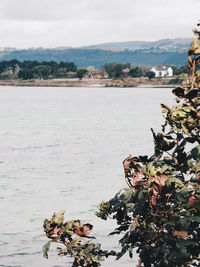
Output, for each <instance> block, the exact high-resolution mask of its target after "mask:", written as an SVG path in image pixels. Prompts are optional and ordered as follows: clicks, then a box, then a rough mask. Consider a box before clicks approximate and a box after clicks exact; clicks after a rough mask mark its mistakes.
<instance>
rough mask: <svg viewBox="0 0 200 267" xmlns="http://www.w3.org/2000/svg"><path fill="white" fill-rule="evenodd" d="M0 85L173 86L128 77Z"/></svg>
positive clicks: (13, 81) (17, 82)
mask: <svg viewBox="0 0 200 267" xmlns="http://www.w3.org/2000/svg"><path fill="white" fill-rule="evenodd" d="M0 86H48V87H174V85H167V84H166V80H156V79H152V80H149V79H145V78H128V79H116V80H113V79H82V80H79V79H51V80H0Z"/></svg>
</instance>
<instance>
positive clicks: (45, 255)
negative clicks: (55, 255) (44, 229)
mask: <svg viewBox="0 0 200 267" xmlns="http://www.w3.org/2000/svg"><path fill="white" fill-rule="evenodd" d="M51 242H52V241H51V240H50V241H48V242H47V243H46V244H45V245H44V246H43V247H42V252H43V257H45V258H46V259H48V252H49V249H50V245H51Z"/></svg>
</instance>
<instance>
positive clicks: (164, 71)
mask: <svg viewBox="0 0 200 267" xmlns="http://www.w3.org/2000/svg"><path fill="white" fill-rule="evenodd" d="M151 71H153V72H154V73H155V77H172V76H173V70H172V68H171V67H167V66H164V65H156V66H154V67H153V68H152V69H151Z"/></svg>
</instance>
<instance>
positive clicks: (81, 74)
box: [77, 69, 87, 80]
mask: <svg viewBox="0 0 200 267" xmlns="http://www.w3.org/2000/svg"><path fill="white" fill-rule="evenodd" d="M86 73H87V70H86V69H78V70H77V77H78V78H79V79H80V80H81V79H82V78H83V77H84V75H85V74H86Z"/></svg>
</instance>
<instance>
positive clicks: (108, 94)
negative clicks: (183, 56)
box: [0, 87, 173, 267]
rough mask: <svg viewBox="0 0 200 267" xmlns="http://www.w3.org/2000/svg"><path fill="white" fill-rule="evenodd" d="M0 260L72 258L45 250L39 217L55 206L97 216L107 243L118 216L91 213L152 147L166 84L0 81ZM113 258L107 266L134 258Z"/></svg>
mask: <svg viewBox="0 0 200 267" xmlns="http://www.w3.org/2000/svg"><path fill="white" fill-rule="evenodd" d="M0 95H1V98H0V117H1V124H0V125H1V126H0V135H1V139H0V140H1V146H0V147H1V154H0V179H1V183H0V199H1V220H0V229H1V234H0V241H1V242H0V255H1V256H0V264H1V265H0V266H7V267H8V266H15V267H17V266H29V267H30V266H34V267H40V266H41V267H43V266H44V267H45V266H60V267H61V266H70V262H71V259H69V258H68V259H64V258H60V257H58V256H57V254H56V245H55V246H52V250H51V252H50V259H49V260H46V259H44V258H42V255H41V247H42V245H43V244H44V243H45V241H46V239H45V237H43V236H41V235H42V234H43V229H42V223H43V220H44V218H46V217H50V216H51V214H52V213H53V212H54V211H58V210H62V209H64V210H66V220H67V219H69V220H70V219H77V218H80V219H83V220H86V221H87V220H88V221H90V222H91V223H93V224H95V228H94V234H95V235H96V236H97V237H98V241H102V242H104V244H105V245H104V247H103V248H105V249H106V248H111V247H112V248H113V247H115V248H116V249H117V248H118V247H117V238H118V236H117V237H109V238H108V237H106V235H107V234H108V233H109V231H111V229H112V228H113V222H112V221H108V222H104V221H102V220H100V219H98V218H96V217H95V216H94V212H95V211H96V209H97V205H98V203H100V202H101V201H102V200H108V199H109V198H111V197H112V196H113V195H114V194H115V193H116V192H117V191H119V190H120V189H121V188H122V187H126V184H125V181H124V178H123V169H122V164H121V163H122V161H123V159H124V158H125V157H127V156H128V155H129V154H131V153H132V154H134V155H138V154H146V153H148V154H152V151H153V142H152V136H151V132H150V128H151V127H153V128H154V129H155V130H159V129H160V124H161V122H162V121H163V119H162V115H161V112H160V111H161V109H160V105H159V104H160V103H166V104H169V105H171V103H173V96H172V95H171V90H170V89H166V88H163V89H161V88H52V87H51V88H45V87H44V88H39V87H37V88H34V87H31V88H27V87H16V88H15V87H0ZM128 262H131V261H130V260H129V259H127V258H125V259H121V260H120V261H118V262H115V261H114V259H109V260H108V261H106V262H105V263H104V264H103V265H102V266H108V265H110V266H115V267H117V266H124V267H125V266H126V267H128V266H133V265H132V264H133V263H130V264H128Z"/></svg>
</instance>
